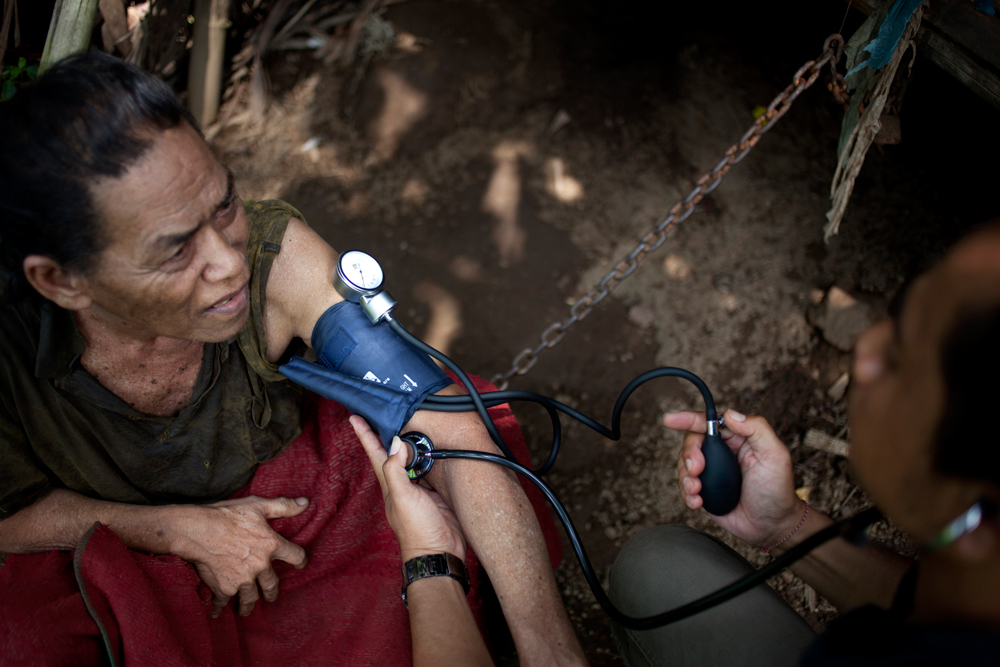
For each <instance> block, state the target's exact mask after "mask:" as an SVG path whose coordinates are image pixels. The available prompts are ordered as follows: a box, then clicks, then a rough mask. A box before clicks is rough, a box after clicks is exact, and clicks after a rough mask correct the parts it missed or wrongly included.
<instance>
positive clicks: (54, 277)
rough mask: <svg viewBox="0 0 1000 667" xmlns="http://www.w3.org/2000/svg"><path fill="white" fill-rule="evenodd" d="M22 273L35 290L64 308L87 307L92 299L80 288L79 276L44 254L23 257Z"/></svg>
mask: <svg viewBox="0 0 1000 667" xmlns="http://www.w3.org/2000/svg"><path fill="white" fill-rule="evenodd" d="M23 267H24V275H25V277H26V278H27V279H28V282H29V283H31V286H32V287H34V288H35V290H36V291H37V292H38V293H39V294H41V295H42V296H44V297H45V298H46V299H48V300H49V301H52V302H53V303H55V304H56V305H57V306H59V307H60V308H65V309H66V310H83V309H85V308H89V307H90V305H91V303H93V301H92V300H91V298H90V297H89V296H87V295H86V294H84V293H83V292H82V291H81V290H80V285H79V282H80V280H79V278H78V276H76V274H73V273H70V272H69V271H66V270H65V269H64V268H63V267H62V266H61V265H60V264H59V262H57V261H55V260H54V259H52V258H51V257H46V256H45V255H28V256H27V257H25V258H24V264H23Z"/></svg>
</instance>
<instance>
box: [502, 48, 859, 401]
mask: <svg viewBox="0 0 1000 667" xmlns="http://www.w3.org/2000/svg"><path fill="white" fill-rule="evenodd" d="M843 50H844V38H843V37H841V36H840V35H837V34H834V35H830V36H829V37H827V38H826V40H825V41H824V42H823V53H822V54H821V55H820V56H819V58H817V59H816V60H810V61H809V62H807V63H805V64H804V65H803V66H802V67H800V68H799V70H798V71H797V72H796V73H795V75H794V76H793V77H792V82H791V83H790V84H789V85H788V87H787V88H785V89H784V90H783V91H781V92H780V93H779V94H778V96H777V97H775V98H774V100H773V101H772V102H771V104H770V105H769V106H768V107H767V110H766V111H765V112H764V114H763V115H761V117H760V118H758V119H757V120H756V121H755V122H754V124H753V125H752V126H751V127H750V129H749V130H747V132H746V134H744V135H743V136H742V137H741V138H740V140H739V141H738V142H737V143H735V144H733V145H732V146H730V147H729V149H728V150H727V151H726V153H725V156H724V157H723V158H722V160H720V161H719V163H718V164H717V165H715V168H714V169H712V170H711V171H710V172H708V173H707V174H705V175H704V176H702V177H701V178H699V179H698V181H697V183H696V184H695V188H694V190H692V191H691V193H690V194H689V195H688V196H687V197H685V198H684V199H683V200H681V201H679V202H677V203H676V204H675V205H674V207H673V208H672V209H670V212H669V213H668V214H667V217H666V218H665V219H664V220H663V221H662V222H660V223H659V224H658V225H656V227H654V228H653V229H651V230H649V231H648V232H647V233H646V235H645V236H643V237H642V240H641V241H640V242H639V245H637V246H636V247H635V249H634V250H632V252H630V253H629V254H628V255H627V256H626V257H625V259H623V260H621V261H620V262H618V263H617V264H615V267H614V268H613V269H611V271H610V272H609V273H608V274H607V275H606V276H604V277H603V278H602V279H601V281H600V282H599V283H597V285H596V286H595V287H594V288H593V289H591V290H590V291H589V292H588V293H586V294H584V295H583V296H581V297H580V298H579V299H577V300H576V302H575V303H574V304H573V305H572V306H571V307H570V309H569V315H570V316H569V318H567V319H566V320H565V321H563V322H555V323H553V324H551V325H549V327H548V328H546V329H545V331H544V332H542V336H541V342H540V343H539V344H538V346H537V347H535V348H534V349H532V348H530V347H529V348H525V349H524V350H522V351H521V353H520V354H518V355H517V357H516V358H515V359H514V362H513V364H512V365H511V367H510V369H509V370H508V371H507V372H506V373H502V374H498V375H495V376H493V378H492V379H491V380H490V382H492V383H493V384H495V385H496V386H497V387H498V388H499V389H501V390H504V389H506V388H507V386H508V384H509V383H510V379H511V378H512V377H514V376H515V375H524V374H525V373H527V372H528V371H530V370H531V369H532V367H533V366H534V365H535V363H537V362H538V355H539V354H541V353H542V352H543V351H544V350H546V349H547V348H551V347H555V346H556V345H557V344H558V343H559V341H561V340H562V339H563V337H565V335H566V332H567V331H568V330H569V328H570V327H571V326H573V325H574V324H576V323H577V322H579V321H580V320H582V319H583V318H585V317H586V316H587V315H589V314H590V311H592V310H593V309H594V307H595V306H597V304H599V303H600V302H601V300H602V299H604V297H606V296H607V295H608V294H610V293H611V291H612V290H614V288H615V287H617V286H618V283H620V282H621V281H623V280H625V279H626V278H628V277H629V276H630V275H632V273H633V272H634V271H635V270H636V268H638V266H639V262H640V261H642V259H643V257H645V256H646V255H647V254H649V253H651V252H653V251H655V250H656V249H658V248H659V247H660V246H661V245H663V242H664V241H665V240H666V238H667V234H669V233H670V232H671V231H672V230H673V229H674V228H675V227H676V226H677V225H678V224H680V223H682V222H684V221H685V220H687V218H688V216H690V215H691V214H692V213H693V212H694V209H695V206H697V205H698V203H699V202H700V201H701V200H702V198H703V197H704V196H705V195H707V194H708V193H709V192H711V191H712V190H714V189H715V188H716V187H718V185H719V183H721V182H722V177H723V176H725V175H726V172H728V171H729V169H730V168H731V167H732V166H733V165H735V164H738V163H739V162H740V160H742V159H743V158H744V157H745V156H746V154H747V153H749V152H750V149H752V148H753V147H754V146H756V145H757V142H758V141H760V138H761V136H763V135H764V133H765V132H767V131H768V130H770V129H771V127H772V126H773V125H774V124H775V123H776V122H777V121H778V119H779V118H781V117H782V116H784V115H785V113H786V112H787V111H788V110H789V109H790V108H791V106H792V103H793V102H795V99H796V98H797V97H798V96H799V95H800V94H801V93H802V91H804V90H805V89H806V88H809V87H810V86H811V85H813V83H815V82H816V79H817V78H819V75H820V72H821V71H822V69H823V67H824V66H826V65H829V66H830V71H831V73H832V75H833V77H834V82H835V83H836V82H837V78H836V77H837V76H839V75H837V69H836V68H837V62H839V61H840V56H841V54H842V53H843Z"/></svg>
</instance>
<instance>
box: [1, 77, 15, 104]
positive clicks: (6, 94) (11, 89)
mask: <svg viewBox="0 0 1000 667" xmlns="http://www.w3.org/2000/svg"><path fill="white" fill-rule="evenodd" d="M16 92H17V88H16V87H15V86H14V84H13V83H11V82H10V81H4V82H3V86H0V102H6V101H7V100H9V99H10V98H12V97H14V93H16Z"/></svg>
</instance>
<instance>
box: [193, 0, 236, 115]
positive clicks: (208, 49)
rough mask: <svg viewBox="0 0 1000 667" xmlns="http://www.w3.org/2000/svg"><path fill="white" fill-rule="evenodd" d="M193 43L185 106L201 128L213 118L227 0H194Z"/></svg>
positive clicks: (226, 24)
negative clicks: (186, 104)
mask: <svg viewBox="0 0 1000 667" xmlns="http://www.w3.org/2000/svg"><path fill="white" fill-rule="evenodd" d="M194 7H195V9H194V43H193V44H192V45H191V65H190V67H189V71H188V98H187V103H188V109H190V110H191V113H192V114H193V115H194V117H195V119H196V120H197V121H198V123H199V125H200V126H201V128H202V129H204V128H206V127H208V126H209V125H211V124H212V122H214V121H215V116H216V115H217V114H218V113H219V100H220V98H221V96H222V73H223V66H224V64H225V63H224V59H225V52H226V30H227V29H228V28H229V0H195V5H194Z"/></svg>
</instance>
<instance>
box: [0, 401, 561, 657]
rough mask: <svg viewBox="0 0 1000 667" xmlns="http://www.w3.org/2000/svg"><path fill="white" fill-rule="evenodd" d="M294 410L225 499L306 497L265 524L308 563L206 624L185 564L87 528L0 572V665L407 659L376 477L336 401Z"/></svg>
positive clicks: (538, 503)
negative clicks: (296, 417) (290, 424)
mask: <svg viewBox="0 0 1000 667" xmlns="http://www.w3.org/2000/svg"><path fill="white" fill-rule="evenodd" d="M477 384H478V385H480V388H481V390H484V391H485V390H488V389H491V388H492V387H490V386H489V385H487V383H485V382H477ZM491 413H492V414H493V415H494V418H495V420H496V422H497V426H498V427H499V429H500V433H501V434H502V435H503V437H504V439H505V440H506V441H507V443H508V444H509V445H510V448H511V450H512V451H513V452H514V453H515V454H516V455H517V456H518V458H520V459H521V460H522V461H527V458H528V455H527V450H526V448H525V445H524V439H523V437H522V436H521V433H520V430H519V429H518V427H517V423H516V421H515V420H514V417H513V415H512V414H511V413H510V411H509V410H508V409H507V408H506V406H502V407H501V408H494V409H493V410H491ZM304 414H305V415H306V418H305V419H304V424H303V432H302V435H301V436H300V437H299V438H297V439H296V440H295V441H294V442H293V443H292V444H291V445H289V446H288V448H287V449H286V450H285V451H284V452H283V453H282V454H281V455H280V456H279V457H278V458H276V459H275V460H273V461H270V462H268V463H265V464H262V465H261V466H260V467H259V468H258V470H257V472H256V474H255V475H254V478H253V480H252V481H251V483H250V484H249V485H247V487H246V488H245V489H243V490H242V491H241V492H239V493H238V494H236V495H237V497H239V496H248V495H257V496H262V497H276V496H288V497H296V496H307V497H309V499H310V501H311V502H310V504H309V508H308V509H307V510H306V511H305V512H303V513H302V514H300V515H299V516H296V517H292V518H287V519H278V520H274V521H272V522H271V524H272V525H273V526H274V528H275V530H277V531H278V532H279V533H281V534H282V535H284V536H285V537H287V538H288V539H290V540H291V541H293V542H295V543H297V544H300V545H302V546H303V547H305V550H306V553H307V554H308V556H309V564H308V565H307V566H306V568H305V569H303V570H296V569H294V568H292V567H291V566H289V565H287V564H286V563H284V562H282V561H275V562H274V569H275V571H276V572H277V574H278V577H279V579H280V580H281V592H280V594H279V596H278V599H277V601H275V602H264V601H263V600H261V601H260V602H259V603H258V605H257V607H256V608H255V609H254V611H253V613H252V614H251V615H250V616H248V617H245V618H244V617H241V616H239V615H237V614H236V613H234V609H233V605H229V606H228V607H227V608H226V609H225V610H224V612H223V614H222V616H221V617H220V618H218V619H215V620H213V619H210V618H209V617H208V613H209V611H210V609H211V592H210V591H209V589H208V588H207V587H206V586H205V585H204V584H202V583H201V580H200V579H199V578H198V575H197V574H196V573H195V571H194V569H193V568H192V567H191V566H190V565H189V564H187V563H186V562H184V561H183V560H181V559H180V558H178V557H176V556H151V555H148V554H144V553H139V552H136V551H130V550H129V549H127V548H126V547H125V546H124V545H123V544H122V542H121V541H120V540H119V539H118V537H117V536H116V535H115V534H114V533H113V532H112V531H111V530H110V529H108V528H107V527H105V526H102V525H95V527H94V528H93V529H92V530H91V531H89V532H88V534H87V535H86V536H85V537H84V538H83V539H82V540H81V542H80V544H79V546H78V547H77V549H76V551H75V552H68V551H52V552H48V553H43V554H34V555H12V556H10V558H9V559H8V560H7V562H6V564H5V565H4V566H3V567H2V568H0V664H2V665H29V664H30V665H72V666H74V667H80V666H83V665H97V664H106V663H107V660H108V657H109V656H110V658H111V661H112V664H114V665H142V666H143V667H147V666H149V667H154V666H159V665H163V666H168V665H169V666H182V665H183V666H187V665H217V666H219V667H228V666H230V665H232V666H236V665H320V664H322V665H408V664H410V663H411V660H412V658H411V652H410V631H409V619H408V616H407V611H406V608H405V607H404V606H403V603H402V601H401V600H400V597H399V591H400V584H401V577H400V559H399V547H398V544H397V542H396V539H395V536H394V535H393V533H392V530H391V529H390V528H389V525H388V523H387V522H386V519H385V511H384V508H383V504H382V496H381V493H380V491H379V488H378V482H377V481H376V479H375V475H374V473H373V472H372V470H371V466H370V464H369V463H368V459H367V457H366V456H365V453H364V450H363V449H362V447H361V444H360V443H359V442H358V441H357V439H356V437H355V435H354V432H353V430H352V429H351V426H350V424H349V423H348V421H347V417H348V413H347V411H346V410H345V409H344V408H343V407H342V406H341V405H340V404H338V403H334V402H332V401H327V400H324V399H320V398H318V397H316V398H315V399H314V400H312V401H311V403H310V406H309V408H308V409H307V410H306V412H305V413H304ZM439 465H440V464H439ZM445 465H446V464H445ZM484 465H486V464H484ZM525 488H526V491H527V493H528V497H529V499H530V500H531V502H532V504H533V505H534V506H535V511H536V512H537V513H538V516H539V519H540V522H541V525H542V530H543V533H544V535H545V538H546V541H547V543H548V546H549V554H550V557H551V560H552V564H553V567H554V566H555V565H556V564H557V563H558V562H559V560H560V558H561V556H562V553H561V546H560V542H559V538H558V534H557V533H556V530H555V525H554V523H553V521H552V518H551V516H550V515H549V513H548V510H547V509H546V508H545V506H544V500H543V499H542V497H541V494H539V493H538V492H537V490H536V489H534V487H531V486H530V485H528V484H526V486H525ZM467 560H468V565H469V573H470V578H471V583H472V591H471V592H470V594H469V601H470V603H471V604H472V607H473V610H474V612H475V613H476V615H477V618H480V604H481V603H480V600H479V597H478V595H477V591H478V586H479V580H480V568H479V565H478V562H477V560H476V558H475V555H474V554H473V553H472V552H471V550H470V552H469V556H468V559H467ZM481 624H482V621H481V618H480V626H481V627H482V625H481Z"/></svg>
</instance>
